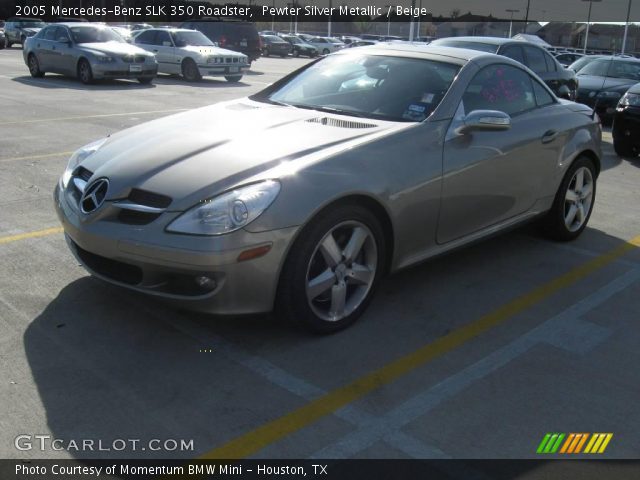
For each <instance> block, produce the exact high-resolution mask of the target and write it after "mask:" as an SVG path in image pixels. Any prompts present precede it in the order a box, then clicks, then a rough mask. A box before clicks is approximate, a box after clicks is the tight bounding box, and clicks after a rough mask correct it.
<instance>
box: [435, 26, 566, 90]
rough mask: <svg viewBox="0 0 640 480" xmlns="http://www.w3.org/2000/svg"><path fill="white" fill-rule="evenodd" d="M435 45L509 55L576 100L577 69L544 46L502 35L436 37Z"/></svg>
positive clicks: (550, 86)
mask: <svg viewBox="0 0 640 480" xmlns="http://www.w3.org/2000/svg"><path fill="white" fill-rule="evenodd" d="M431 45H439V46H441V47H457V48H468V49H470V50H480V51H481V52H487V53H497V54H498V55H503V56H505V57H509V58H511V59H513V60H515V61H516V62H520V63H522V64H523V65H526V66H527V67H529V68H530V69H531V70H533V71H534V72H535V73H536V74H537V75H538V76H539V77H540V78H541V79H542V80H543V81H544V82H545V83H546V84H547V85H548V86H549V88H550V89H551V90H553V92H554V93H555V94H556V96H558V97H560V98H566V99H568V100H575V99H576V95H577V92H578V80H577V79H576V74H575V72H574V71H573V70H569V69H566V68H564V67H563V66H562V65H560V62H558V61H557V60H556V59H555V58H553V57H552V56H551V54H549V52H547V51H546V50H545V49H544V48H542V47H539V46H537V45H533V44H532V43H529V42H525V41H521V40H510V39H508V38H498V37H451V38H440V39H438V40H434V41H433V42H431Z"/></svg>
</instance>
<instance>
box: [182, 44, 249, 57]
mask: <svg viewBox="0 0 640 480" xmlns="http://www.w3.org/2000/svg"><path fill="white" fill-rule="evenodd" d="M180 50H183V51H186V52H193V53H199V54H201V55H224V56H228V57H244V55H243V54H242V53H238V52H234V51H233V50H227V49H226V48H220V47H207V46H194V45H189V46H187V47H180Z"/></svg>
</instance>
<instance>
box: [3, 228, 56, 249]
mask: <svg viewBox="0 0 640 480" xmlns="http://www.w3.org/2000/svg"><path fill="white" fill-rule="evenodd" d="M62 231H63V230H62V227H53V228H45V229H44V230H37V231H35V232H26V233H18V234H16V235H7V236H4V237H0V245H2V244H4V243H11V242H17V241H19V240H26V239H28V238H38V237H46V236H47V235H53V234H56V233H62Z"/></svg>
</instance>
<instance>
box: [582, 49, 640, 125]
mask: <svg viewBox="0 0 640 480" xmlns="http://www.w3.org/2000/svg"><path fill="white" fill-rule="evenodd" d="M578 80H579V82H580V88H579V89H578V97H577V99H576V101H577V102H580V103H584V104H585V105H589V106H590V107H591V108H593V109H595V111H596V112H597V113H598V115H599V116H600V118H601V119H602V121H603V123H610V122H611V120H613V114H614V113H615V111H616V106H617V105H618V102H619V101H620V99H621V98H622V97H623V95H624V94H625V93H627V90H629V88H631V87H632V86H633V85H635V84H636V83H638V82H640V60H638V59H635V58H626V57H602V58H599V59H597V60H594V61H593V62H591V63H590V64H588V65H587V66H586V67H583V68H582V69H581V70H580V71H579V72H578Z"/></svg>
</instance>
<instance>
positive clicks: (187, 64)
mask: <svg viewBox="0 0 640 480" xmlns="http://www.w3.org/2000/svg"><path fill="white" fill-rule="evenodd" d="M182 76H183V77H184V79H185V80H186V81H187V82H199V81H200V80H202V75H200V70H198V65H196V62H195V61H194V60H193V59H192V58H185V59H184V60H183V61H182Z"/></svg>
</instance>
